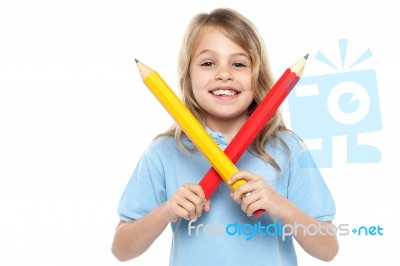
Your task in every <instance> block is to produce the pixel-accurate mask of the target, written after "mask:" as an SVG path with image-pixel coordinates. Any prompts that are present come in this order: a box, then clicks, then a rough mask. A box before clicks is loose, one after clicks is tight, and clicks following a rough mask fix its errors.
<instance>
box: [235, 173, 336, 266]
mask: <svg viewBox="0 0 400 266" xmlns="http://www.w3.org/2000/svg"><path fill="white" fill-rule="evenodd" d="M239 179H245V180H246V181H248V183H247V184H244V185H242V186H240V187H239V188H238V189H237V190H236V191H234V192H233V193H232V197H233V199H234V200H235V201H236V202H237V203H239V204H241V207H242V210H243V211H244V212H246V213H247V215H248V216H251V215H252V213H253V212H254V211H256V210H258V209H263V210H265V211H266V212H268V213H269V215H270V216H271V217H273V218H276V219H278V220H280V221H282V223H284V224H285V225H286V224H289V225H291V226H292V228H295V226H296V225H304V226H305V227H306V228H307V226H310V225H316V226H317V227H318V228H320V227H321V228H322V229H321V232H322V233H318V234H316V235H304V230H303V228H302V227H300V226H298V227H297V232H296V234H295V235H294V237H295V239H296V241H297V242H298V243H299V245H300V246H301V247H302V248H303V249H304V250H305V251H306V252H307V253H309V254H310V255H311V256H313V257H315V258H318V259H320V260H323V261H330V260H332V259H333V258H334V257H335V256H336V254H337V253H338V250H339V245H338V241H337V237H336V235H335V234H334V232H327V231H326V226H328V225H329V222H320V221H318V220H316V219H314V218H313V217H311V216H309V215H308V214H306V213H304V212H303V211H301V210H300V209H299V208H297V207H296V206H295V205H294V204H293V203H292V202H290V201H289V200H288V199H286V198H285V197H283V196H282V195H280V194H279V193H277V192H276V191H275V190H273V189H272V188H271V187H270V186H269V185H268V184H267V183H266V182H265V181H264V180H263V179H262V178H261V177H259V176H256V175H253V174H251V173H248V172H245V171H241V172H239V173H237V174H235V175H234V176H233V177H232V178H231V180H230V183H234V182H236V181H237V180H239ZM249 192H251V194H250V195H248V196H246V197H243V199H242V195H246V194H247V193H249ZM328 229H329V227H328ZM324 230H325V231H324Z"/></svg>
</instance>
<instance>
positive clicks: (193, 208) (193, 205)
mask: <svg viewBox="0 0 400 266" xmlns="http://www.w3.org/2000/svg"><path fill="white" fill-rule="evenodd" d="M186 188H187V189H186V190H184V191H183V192H182V193H183V197H184V198H185V200H187V201H188V202H187V203H185V204H184V205H183V206H182V207H184V208H187V211H188V212H189V214H190V217H191V218H192V219H195V218H198V217H200V216H201V213H202V212H203V205H204V203H205V198H204V193H202V189H200V191H199V190H198V189H196V188H194V187H193V186H186ZM196 193H200V195H203V198H202V197H201V196H198V194H196ZM182 204H183V203H182Z"/></svg>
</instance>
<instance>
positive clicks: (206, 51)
mask: <svg viewBox="0 0 400 266" xmlns="http://www.w3.org/2000/svg"><path fill="white" fill-rule="evenodd" d="M206 53H213V54H215V53H216V52H214V51H212V50H208V49H204V50H202V51H201V52H200V53H198V54H197V55H196V56H195V57H199V56H200V55H202V54H206ZM230 56H244V57H246V58H248V59H250V56H249V55H248V54H246V53H234V54H231V55H230Z"/></svg>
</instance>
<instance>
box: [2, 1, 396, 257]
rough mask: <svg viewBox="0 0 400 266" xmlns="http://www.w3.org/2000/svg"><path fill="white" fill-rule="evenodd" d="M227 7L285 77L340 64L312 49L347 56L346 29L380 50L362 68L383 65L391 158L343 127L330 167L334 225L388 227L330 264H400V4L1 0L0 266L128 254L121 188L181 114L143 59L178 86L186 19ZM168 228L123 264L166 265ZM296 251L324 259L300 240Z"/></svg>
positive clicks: (375, 139)
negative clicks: (324, 60)
mask: <svg viewBox="0 0 400 266" xmlns="http://www.w3.org/2000/svg"><path fill="white" fill-rule="evenodd" d="M224 6H226V7H231V8H234V9H236V10H238V11H239V12H241V13H242V14H244V15H245V16H247V17H248V18H249V19H250V20H251V21H253V23H254V24H255V25H256V26H257V27H258V29H259V31H260V32H261V34H262V36H263V38H264V40H265V43H266V46H267V50H268V54H269V57H270V61H271V65H272V68H273V71H274V73H275V75H276V76H277V77H279V75H280V74H281V73H282V72H283V70H284V69H285V68H286V67H287V66H288V65H289V64H291V63H293V62H294V61H295V60H297V59H298V58H300V57H301V56H303V55H304V54H306V53H308V52H309V53H310V59H309V62H308V63H307V67H306V70H305V72H304V74H303V75H304V76H306V75H309V76H311V75H316V74H324V73H334V71H333V70H332V69H329V68H324V67H323V65H322V64H321V63H320V62H318V61H317V60H315V58H314V56H315V54H316V52H317V51H321V52H323V53H324V54H325V55H327V56H328V57H329V59H331V60H332V61H333V62H334V63H336V64H340V56H339V49H338V45H337V40H338V39H348V40H349V50H348V54H349V56H350V55H351V56H352V57H353V59H355V58H356V57H358V56H359V55H361V53H362V52H364V51H365V50H366V49H368V48H370V49H371V50H372V52H373V57H371V58H370V59H368V60H367V61H365V62H364V63H363V64H360V66H359V68H358V69H367V68H372V69H375V71H376V73H377V82H378V89H379V97H380V99H379V101H380V107H381V113H382V121H383V129H382V130H381V131H379V132H374V133H370V134H364V135H362V136H360V141H361V142H364V143H366V144H370V145H374V146H376V147H378V148H379V149H380V151H381V153H382V160H381V163H379V164H348V163H346V138H345V137H336V138H334V150H333V152H334V165H333V168H331V169H321V171H322V173H323V174H324V177H325V179H326V182H327V183H328V185H329V187H330V189H331V191H332V194H333V195H334V198H335V201H336V205H337V215H336V220H335V223H337V224H339V223H347V224H349V225H350V227H351V226H361V225H366V226H377V225H380V226H381V227H383V228H384V231H383V232H384V235H383V236H364V237H361V236H360V237H357V236H354V235H350V236H341V237H340V238H339V240H340V252H339V254H338V256H337V257H336V258H335V260H334V261H333V262H331V263H330V265H353V264H357V265H394V264H395V263H397V261H399V252H398V246H399V245H398V242H397V237H398V236H399V233H398V220H399V218H400V217H399V213H398V210H399V207H398V203H399V198H400V196H399V194H400V193H399V192H398V189H397V185H396V184H397V183H398V181H397V179H398V178H399V175H398V173H397V171H396V170H397V168H395V165H396V163H397V161H398V158H397V154H398V152H397V150H398V148H399V144H398V141H397V136H398V134H399V133H400V132H399V129H398V128H399V127H398V119H397V118H396V117H395V116H396V113H397V116H398V113H399V105H398V102H399V99H398V95H399V93H398V90H399V89H400V87H399V85H400V84H399V81H398V74H397V71H398V70H397V69H396V68H397V62H398V60H399V53H398V47H400V43H399V41H398V36H397V35H398V25H400V21H399V19H398V14H399V8H398V7H397V3H396V1H389V0H381V1H359V2H356V1H352V2H351V3H349V1H342V0H340V1H338V0H336V1H288V0H284V1H243V0H241V1H180V2H179V4H178V3H177V2H170V1H153V0H147V1H142V2H139V1H116V0H114V1H102V0H96V1H95V0H92V1H90V0H69V1H57V0H54V1H50V0H47V1H46V0H42V1H32V0H31V1H18V0H1V1H0V211H1V218H0V265H119V264H120V263H119V262H117V260H116V259H115V258H114V257H113V256H112V254H111V252H110V247H111V242H112V238H113V233H114V229H115V226H116V225H117V223H118V216H117V213H116V208H117V205H118V201H119V198H120V195H121V193H122V191H123V189H124V187H125V184H126V182H127V181H128V179H129V177H130V175H131V173H132V171H133V168H134V166H135V164H136V161H137V160H138V158H139V156H140V155H141V153H142V152H143V150H144V149H145V148H146V147H147V145H148V144H149V143H150V141H151V140H152V139H153V137H154V136H155V135H156V134H157V133H160V132H161V131H164V130H165V129H167V128H168V127H169V126H170V125H171V124H172V122H173V121H172V119H171V118H170V117H169V115H168V114H167V113H166V111H165V110H164V109H162V107H161V106H160V104H159V103H158V102H157V101H156V100H155V98H154V97H153V96H152V95H151V93H150V92H149V91H148V90H147V88H146V87H145V86H144V85H143V83H142V81H141V79H140V76H139V74H138V72H137V69H136V65H135V63H134V58H138V59H140V60H142V61H143V62H144V63H146V64H147V65H149V66H151V67H153V68H155V69H156V70H157V71H158V72H159V73H160V74H161V75H162V76H163V77H164V79H165V80H166V81H167V83H168V84H169V85H170V86H171V87H172V88H174V89H175V88H176V87H177V86H176V84H177V80H176V68H177V67H176V65H177V64H176V63H177V54H178V49H179V47H180V42H181V39H182V35H183V33H184V30H185V28H186V26H187V24H188V22H189V20H190V19H191V18H192V17H193V16H194V15H195V14H197V13H198V12H201V11H210V10H212V9H213V8H216V7H224ZM396 16H397V17H396ZM286 105H287V103H286V102H285V103H284V105H283V107H284V115H285V117H286V118H287V121H288V122H289V119H290V117H289V114H288V111H287V106H286ZM288 125H290V124H289V123H288ZM397 165H398V163H397ZM170 236H171V235H170V231H169V229H168V230H166V232H165V233H164V234H163V235H162V236H161V237H160V238H159V239H157V241H156V242H155V243H154V245H153V246H152V247H151V248H150V249H149V250H148V251H147V252H146V253H145V254H144V255H142V256H141V257H139V258H137V259H135V260H133V261H131V262H128V263H127V264H128V265H167V264H168V258H169V248H170ZM249 244H251V243H249ZM298 257H299V264H300V265H323V264H324V263H322V262H320V261H318V260H316V259H313V258H312V257H310V256H309V255H307V254H305V253H304V252H303V251H302V250H301V249H300V248H298Z"/></svg>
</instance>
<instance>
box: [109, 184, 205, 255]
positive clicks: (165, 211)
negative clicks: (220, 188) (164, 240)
mask: <svg viewBox="0 0 400 266" xmlns="http://www.w3.org/2000/svg"><path fill="white" fill-rule="evenodd" d="M204 203H205V196H204V192H203V189H202V188H201V187H200V186H199V185H197V184H196V185H194V184H186V185H183V186H182V187H180V188H179V189H178V191H177V192H176V193H175V194H174V195H173V196H172V197H171V199H169V200H168V201H166V202H165V203H163V204H161V205H160V206H158V207H157V208H155V209H154V210H153V211H151V212H150V213H148V214H147V215H145V216H143V217H142V218H140V219H137V220H134V221H130V222H124V221H120V222H119V224H118V226H117V229H116V231H115V235H114V240H113V243H112V249H111V250H112V253H113V254H114V256H115V257H116V258H117V259H118V260H120V261H127V260H130V259H133V258H136V257H138V256H139V255H141V254H142V253H143V252H145V251H146V250H147V249H148V248H149V247H150V246H151V244H152V243H153V242H154V240H156V239H157V238H158V236H160V235H161V233H162V232H163V231H164V229H165V228H166V227H167V225H168V224H169V223H170V222H174V221H176V220H178V219H179V218H180V217H182V218H184V219H186V220H191V219H196V218H198V217H200V215H201V213H202V211H203V209H204V210H206V211H208V210H209V202H208V203H207V204H204Z"/></svg>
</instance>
